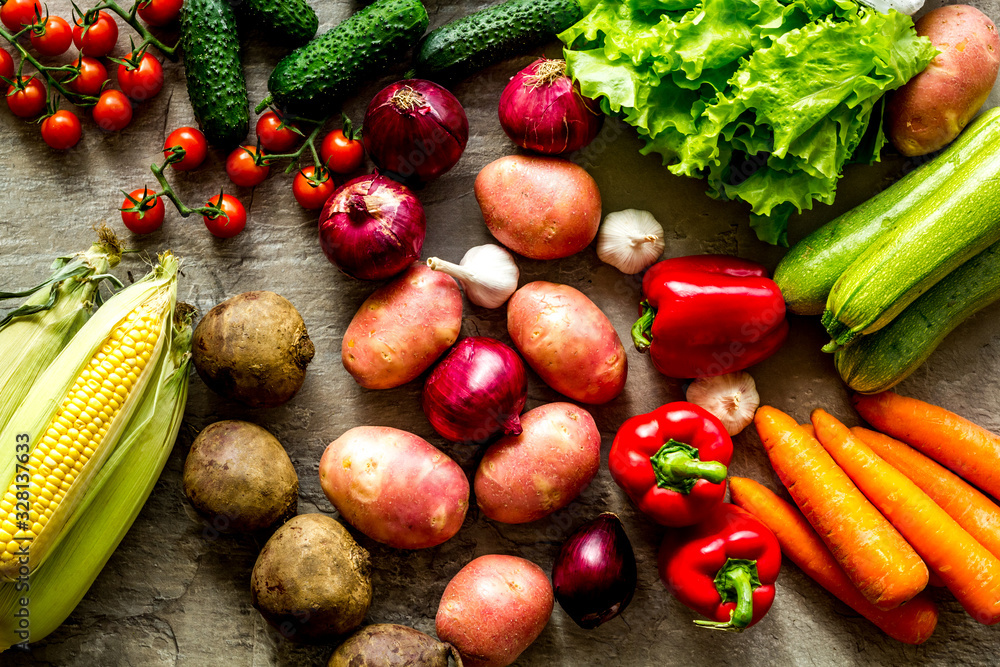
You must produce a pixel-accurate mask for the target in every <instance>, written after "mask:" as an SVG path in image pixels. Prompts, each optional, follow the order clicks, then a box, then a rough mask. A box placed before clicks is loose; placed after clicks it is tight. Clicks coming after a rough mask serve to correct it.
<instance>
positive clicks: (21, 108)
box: [7, 75, 46, 118]
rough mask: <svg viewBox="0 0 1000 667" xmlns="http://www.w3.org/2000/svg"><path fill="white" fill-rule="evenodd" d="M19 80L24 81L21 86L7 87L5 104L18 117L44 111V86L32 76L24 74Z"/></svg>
mask: <svg viewBox="0 0 1000 667" xmlns="http://www.w3.org/2000/svg"><path fill="white" fill-rule="evenodd" d="M20 80H21V81H22V82H26V83H25V84H24V86H23V87H22V88H20V89H18V88H17V87H16V86H8V87H7V106H8V107H10V111H11V113H13V114H14V115H15V116H17V117H18V118H34V117H35V116H37V115H38V114H40V113H42V112H43V111H45V104H46V95H45V86H44V85H43V84H42V82H41V81H39V80H38V79H36V78H35V77H33V76H27V75H25V76H22V77H21V78H20Z"/></svg>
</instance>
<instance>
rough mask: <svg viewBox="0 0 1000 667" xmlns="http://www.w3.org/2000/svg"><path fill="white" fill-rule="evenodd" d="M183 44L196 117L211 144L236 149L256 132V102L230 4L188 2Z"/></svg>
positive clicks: (225, 1)
mask: <svg viewBox="0 0 1000 667" xmlns="http://www.w3.org/2000/svg"><path fill="white" fill-rule="evenodd" d="M180 41H181V45H182V48H183V49H184V70H185V73H186V76H187V89H188V97H189V98H190V100H191V107H192V108H193V109H194V117H195V118H197V119H198V123H200V124H201V129H202V132H204V133H205V138H206V139H207V140H208V143H210V144H212V145H213V146H218V147H220V148H232V147H233V146H235V145H236V144H238V143H239V142H241V141H243V139H245V138H246V136H247V132H249V131H250V109H249V105H250V101H249V98H248V97H247V84H246V80H245V79H244V78H243V65H242V64H241V63H240V40H239V37H238V35H237V34H236V17H235V16H234V15H233V6H232V4H231V3H230V2H229V0H184V5H183V7H182V8H181V39H180Z"/></svg>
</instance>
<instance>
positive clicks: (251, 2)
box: [237, 0, 319, 46]
mask: <svg viewBox="0 0 1000 667" xmlns="http://www.w3.org/2000/svg"><path fill="white" fill-rule="evenodd" d="M237 6H238V7H240V8H241V9H242V11H243V13H244V14H246V15H247V16H249V18H250V19H251V20H252V21H253V22H254V23H255V24H256V25H257V27H259V28H260V31H261V34H262V35H263V37H264V39H266V40H267V41H269V42H271V43H272V44H278V45H281V46H301V45H303V44H305V43H306V42H308V41H309V40H310V39H312V38H313V37H315V36H316V29H317V28H319V18H317V16H316V12H314V11H313V8H312V7H310V6H309V4H308V3H307V2H306V0H243V2H242V3H240V4H239V5H237Z"/></svg>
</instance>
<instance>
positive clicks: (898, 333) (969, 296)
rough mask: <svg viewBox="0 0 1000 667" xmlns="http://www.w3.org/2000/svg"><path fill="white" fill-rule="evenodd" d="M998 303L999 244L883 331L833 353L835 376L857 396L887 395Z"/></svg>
mask: <svg viewBox="0 0 1000 667" xmlns="http://www.w3.org/2000/svg"><path fill="white" fill-rule="evenodd" d="M997 299H1000V243H994V244H993V245H991V246H990V247H989V248H987V249H986V250H984V251H983V252H981V253H979V254H978V255H976V256H975V257H973V258H972V259H970V260H969V261H968V262H966V263H965V264H963V265H961V266H960V267H958V268H957V269H955V270H954V271H953V272H952V273H950V274H949V275H948V276H947V277H945V278H944V279H943V280H942V281H941V282H939V283H938V284H937V285H935V286H934V287H932V288H930V289H929V290H928V291H927V292H925V293H924V294H923V295H921V296H920V298H919V299H917V300H916V301H914V302H913V303H911V304H910V305H909V306H907V307H906V310H904V311H903V312H902V313H900V314H899V316H898V317H896V319H894V320H893V321H892V322H890V323H889V324H887V325H886V326H885V327H883V328H881V329H879V330H878V331H876V332H875V333H873V334H872V335H870V336H862V337H861V338H860V339H858V340H857V341H856V342H855V343H854V344H853V345H851V346H849V347H845V348H841V349H839V350H837V353H836V354H835V355H834V357H833V358H834V362H835V363H836V365H837V370H838V371H839V372H840V376H841V377H842V378H844V382H846V383H847V385H848V386H849V387H850V388H851V389H854V390H855V391H859V392H861V393H863V394H875V393H878V392H880V391H885V390H886V389H889V388H891V387H893V386H895V385H896V384H898V383H899V382H901V381H902V380H904V379H905V378H906V377H907V376H909V375H910V373H912V372H913V371H915V370H916V369H917V367H918V366H920V364H922V363H924V361H926V360H927V357H929V356H930V355H931V353H932V352H933V351H934V350H935V349H936V348H937V346H938V345H940V343H941V341H942V340H944V338H945V336H947V335H948V334H949V333H951V331H952V330H953V329H954V328H955V327H957V326H958V325H959V324H961V323H962V322H963V321H964V320H966V319H967V318H968V317H969V316H971V315H972V314H973V313H976V312H977V311H979V310H981V309H983V308H985V307H986V306H988V305H990V304H991V303H993V302H994V301H996V300H997Z"/></svg>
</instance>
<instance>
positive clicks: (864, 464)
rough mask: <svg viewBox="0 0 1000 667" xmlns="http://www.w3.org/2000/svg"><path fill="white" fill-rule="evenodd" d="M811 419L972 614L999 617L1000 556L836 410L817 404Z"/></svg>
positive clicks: (821, 436)
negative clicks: (835, 414)
mask: <svg viewBox="0 0 1000 667" xmlns="http://www.w3.org/2000/svg"><path fill="white" fill-rule="evenodd" d="M812 422H813V426H814V427H815V428H816V436H817V437H818V438H819V441H820V443H822V445H823V447H825V448H826V450H827V451H828V452H830V455H831V456H833V458H834V460H835V461H836V462H837V463H838V464H840V467H841V468H843V470H844V472H846V473H847V475H848V476H849V477H850V478H851V479H852V480H854V483H855V484H857V485H858V488H859V489H861V490H862V491H864V493H865V495H866V496H868V499H869V500H871V501H872V503H874V504H875V506H876V507H877V508H879V510H880V511H881V512H882V514H883V515H885V517H886V518H887V519H889V521H890V522H891V523H892V525H893V526H895V527H896V528H897V529H898V530H899V532H900V533H902V534H903V537H905V538H906V539H907V541H909V543H910V544H911V545H913V548H914V549H916V550H917V553H918V554H920V556H921V558H923V559H924V560H925V561H926V563H927V565H929V566H930V567H931V569H933V570H934V572H936V573H937V574H938V576H940V577H941V579H942V580H943V581H944V583H945V586H947V587H948V590H949V591H951V593H952V595H954V596H955V598H956V599H957V600H958V601H959V603H960V604H961V605H962V606H963V607H964V608H965V610H966V611H967V612H969V615H971V616H972V617H973V618H974V619H976V620H977V621H979V622H980V623H983V624H985V625H993V624H994V623H997V622H1000V560H997V558H996V556H994V555H993V554H991V553H990V552H989V551H987V550H986V548H985V547H983V545H981V544H980V543H979V542H977V541H976V538H974V537H972V535H969V533H968V532H967V531H966V530H965V529H964V528H962V526H960V525H959V524H958V522H957V521H955V520H954V519H952V518H951V516H949V514H948V513H947V512H945V511H944V510H943V509H941V507H940V506H939V505H938V504H937V503H935V502H934V501H933V500H932V499H931V497H930V496H928V495H927V494H926V493H924V492H923V491H921V490H920V487H918V486H917V485H916V484H914V483H913V482H912V481H911V480H910V478H909V477H907V476H906V475H904V474H903V473H901V472H899V471H898V470H896V469H895V468H893V467H892V466H891V465H890V464H888V463H886V462H885V461H884V460H883V459H882V458H881V457H880V456H879V455H878V454H876V453H875V452H873V451H872V448H871V447H869V446H868V445H866V444H865V443H864V441H862V440H861V439H860V438H858V437H857V436H855V435H854V434H853V433H851V430H850V429H849V428H847V427H846V426H844V425H843V424H841V423H840V422H839V421H837V419H836V418H834V417H833V416H832V415H830V414H829V413H827V412H825V411H823V410H813V413H812Z"/></svg>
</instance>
